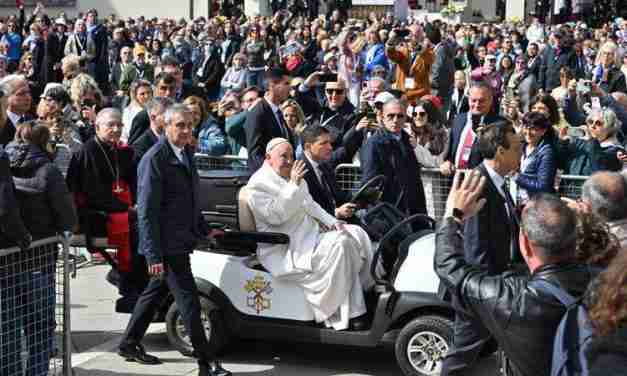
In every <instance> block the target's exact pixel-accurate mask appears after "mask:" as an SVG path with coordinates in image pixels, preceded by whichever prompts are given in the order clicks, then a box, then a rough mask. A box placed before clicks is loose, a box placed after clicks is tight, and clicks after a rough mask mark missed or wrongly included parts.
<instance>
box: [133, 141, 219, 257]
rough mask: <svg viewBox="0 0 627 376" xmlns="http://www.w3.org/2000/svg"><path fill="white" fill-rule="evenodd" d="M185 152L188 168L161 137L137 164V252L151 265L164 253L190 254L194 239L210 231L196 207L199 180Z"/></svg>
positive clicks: (195, 240) (190, 153)
mask: <svg viewBox="0 0 627 376" xmlns="http://www.w3.org/2000/svg"><path fill="white" fill-rule="evenodd" d="M184 154H185V155H186V157H187V160H188V161H189V163H190V168H188V167H186V166H185V165H184V164H183V163H182V162H181V161H179V159H178V158H177V156H176V154H174V150H172V147H171V146H170V143H169V142H168V140H167V139H166V138H165V137H161V138H160V139H159V142H158V143H157V144H155V145H154V146H153V147H152V148H151V149H150V150H148V152H147V153H146V154H145V155H144V157H143V158H142V160H141V162H140V163H139V168H138V188H137V195H138V197H137V219H138V227H139V253H140V254H142V255H144V256H145V257H146V260H147V261H148V262H149V263H150V264H155V263H160V262H162V261H163V256H166V255H170V256H171V255H178V254H187V253H190V252H191V251H192V250H193V249H194V247H195V246H196V243H197V240H198V239H199V238H201V237H204V236H207V234H208V233H209V229H208V226H207V224H206V223H205V221H204V219H203V217H202V214H201V211H200V207H199V202H200V200H199V194H200V192H199V184H200V180H199V177H198V171H197V170H196V164H195V162H194V158H193V153H192V152H191V150H190V149H189V148H186V149H185V151H184Z"/></svg>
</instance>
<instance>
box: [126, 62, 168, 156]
mask: <svg viewBox="0 0 627 376" xmlns="http://www.w3.org/2000/svg"><path fill="white" fill-rule="evenodd" d="M175 95H176V78H175V77H174V76H173V75H171V74H168V73H164V72H161V73H159V74H158V75H157V77H156V78H155V97H161V98H169V99H170V100H174V96H175ZM148 128H150V117H149V116H148V112H147V111H146V110H142V111H140V112H139V113H138V114H137V115H135V118H133V123H132V124H131V130H130V132H129V134H128V140H127V142H128V144H129V145H132V144H134V143H135V141H137V140H138V139H139V138H140V137H141V136H142V135H143V134H144V132H146V130H147V129H148Z"/></svg>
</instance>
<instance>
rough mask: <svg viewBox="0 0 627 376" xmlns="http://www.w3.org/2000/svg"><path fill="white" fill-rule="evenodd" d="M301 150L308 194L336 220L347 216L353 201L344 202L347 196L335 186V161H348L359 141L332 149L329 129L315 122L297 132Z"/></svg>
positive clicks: (350, 213)
mask: <svg viewBox="0 0 627 376" xmlns="http://www.w3.org/2000/svg"><path fill="white" fill-rule="evenodd" d="M301 138H302V140H303V145H304V149H305V153H304V155H303V156H302V157H301V158H300V159H301V160H303V161H304V162H305V166H306V168H307V173H306V174H305V181H306V182H307V187H308V188H309V193H311V197H313V199H314V201H316V202H317V203H318V204H319V205H320V206H321V207H322V208H323V209H324V210H325V211H326V212H327V213H329V214H331V215H334V216H335V217H337V218H339V219H349V218H351V217H352V216H353V213H354V211H355V204H352V203H350V202H348V200H349V195H348V194H347V192H344V191H342V190H340V189H339V187H338V185H337V180H336V178H335V168H336V167H337V165H338V164H340V163H344V162H347V161H350V160H351V159H352V158H353V155H354V154H355V152H356V151H357V148H358V147H359V144H356V145H350V146H346V147H344V146H343V147H340V148H339V149H336V150H335V151H334V150H333V146H332V145H331V135H330V134H329V131H328V130H326V129H325V128H323V127H321V126H319V125H310V126H308V127H307V128H305V129H304V130H303V132H302V133H301Z"/></svg>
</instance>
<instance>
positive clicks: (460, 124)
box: [445, 112, 504, 168]
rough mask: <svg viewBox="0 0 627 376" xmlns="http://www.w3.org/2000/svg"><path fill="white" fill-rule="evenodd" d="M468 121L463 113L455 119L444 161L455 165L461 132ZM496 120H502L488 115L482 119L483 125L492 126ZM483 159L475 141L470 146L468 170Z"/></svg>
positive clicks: (466, 114) (465, 113)
mask: <svg viewBox="0 0 627 376" xmlns="http://www.w3.org/2000/svg"><path fill="white" fill-rule="evenodd" d="M467 120H468V113H467V112H464V113H461V114H459V115H457V117H456V118H455V120H454V121H453V126H452V127H451V137H449V141H448V142H449V148H448V154H447V155H446V158H445V160H447V161H450V162H452V163H453V164H454V163H455V155H456V154H457V148H458V147H459V146H460V145H459V144H460V143H463V140H461V137H462V132H463V131H464V127H466V121H467ZM498 120H504V119H503V118H502V117H500V116H497V115H491V114H488V115H486V116H485V118H484V119H483V122H484V124H492V123H494V122H496V121H498ZM482 160H483V158H482V157H481V154H480V153H479V148H478V145H477V140H476V139H475V142H474V144H473V145H472V150H471V152H470V161H469V168H475V167H477V166H478V165H479V164H480V163H481V161H482Z"/></svg>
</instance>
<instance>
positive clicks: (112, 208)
mask: <svg viewBox="0 0 627 376" xmlns="http://www.w3.org/2000/svg"><path fill="white" fill-rule="evenodd" d="M100 145H101V146H102V147H103V149H104V150H105V153H107V156H108V157H109V161H110V162H111V164H112V165H113V168H114V169H115V168H116V162H115V161H116V159H117V160H118V165H119V169H120V179H121V180H124V181H126V182H127V184H129V186H130V187H131V191H132V192H135V189H134V188H135V184H136V181H137V179H136V175H135V168H134V167H133V150H132V149H131V148H128V147H125V148H119V149H118V150H117V151H116V152H114V151H113V150H112V148H111V147H110V146H109V145H108V144H106V143H104V142H101V143H100ZM116 155H117V157H116ZM115 181H116V178H115V176H114V175H113V174H112V172H111V169H110V167H109V164H108V163H107V159H106V158H105V155H104V154H103V152H102V150H101V149H100V147H99V146H98V142H97V141H96V137H94V138H92V139H91V140H89V141H87V142H86V143H84V144H83V145H82V146H81V148H80V149H79V150H78V151H77V152H76V153H74V154H73V155H72V159H71V160H70V165H69V167H68V170H67V176H66V182H67V185H68V187H69V189H70V191H71V192H72V193H73V194H75V195H76V194H78V195H82V196H83V197H84V198H85V201H86V204H87V207H88V208H89V209H93V210H101V211H105V212H125V211H127V210H128V205H127V204H125V203H123V202H121V201H119V200H118V199H117V198H116V197H114V196H113V192H112V188H113V184H114V183H115Z"/></svg>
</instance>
